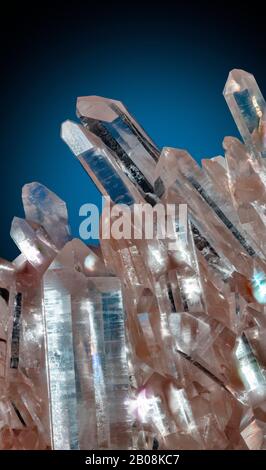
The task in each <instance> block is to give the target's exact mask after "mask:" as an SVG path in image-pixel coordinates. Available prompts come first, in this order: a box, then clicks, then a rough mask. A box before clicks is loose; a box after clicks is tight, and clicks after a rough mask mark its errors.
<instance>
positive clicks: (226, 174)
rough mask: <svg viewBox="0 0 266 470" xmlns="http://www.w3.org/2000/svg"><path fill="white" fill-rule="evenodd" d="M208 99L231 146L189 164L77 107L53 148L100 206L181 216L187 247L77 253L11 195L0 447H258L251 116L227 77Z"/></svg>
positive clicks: (256, 184) (87, 103)
mask: <svg viewBox="0 0 266 470" xmlns="http://www.w3.org/2000/svg"><path fill="white" fill-rule="evenodd" d="M224 95H225V98H226V101H227V103H228V105H229V108H230V110H231V112H232V114H233V116H234V119H235V121H236V124H237V126H238V129H239V131H240V133H241V135H242V138H243V141H244V144H243V143H241V142H240V141H238V140H237V139H236V138H232V137H227V138H225V140H224V148H225V158H223V157H221V156H219V157H215V158H212V159H208V160H203V161H202V167H200V166H198V165H197V163H196V162H195V161H194V160H193V159H192V158H191V157H190V155H189V154H188V153H187V152H186V151H184V150H179V149H173V148H168V147H167V148H164V149H163V150H162V151H161V152H160V150H159V149H158V148H157V147H156V145H155V144H154V143H153V142H152V141H151V139H150V138H149V137H148V136H147V135H146V133H145V132H144V131H143V129H142V128H141V127H140V126H139V124H138V123H137V122H136V121H135V120H134V119H133V118H132V116H131V115H130V114H129V113H128V111H127V110H126V108H125V107H124V106H123V105H122V103H120V102H118V101H115V100H110V99H105V98H101V97H94V96H90V97H81V98H78V101H77V113H78V116H79V118H80V119H81V123H82V124H77V123H74V122H70V121H66V122H65V123H64V124H63V125H62V138H63V140H64V141H65V142H66V143H67V144H68V146H69V147H70V148H71V150H72V151H73V153H74V155H75V156H76V157H77V158H78V160H79V161H80V163H81V164H82V165H83V167H84V168H85V170H86V171H87V172H88V174H89V175H90V177H91V178H92V179H93V180H94V182H95V184H96V185H97V187H98V188H99V189H100V191H101V192H102V194H104V195H108V196H110V198H111V201H112V202H113V203H124V204H127V205H128V206H131V207H132V206H133V204H134V203H136V202H137V203H145V202H148V203H150V204H151V205H155V204H156V203H157V202H159V201H160V202H162V203H172V204H180V203H182V204H188V216H189V217H188V239H187V240H184V239H182V237H178V238H177V243H176V245H175V247H174V248H173V249H170V248H169V244H168V243H167V242H166V241H164V240H159V239H158V238H156V237H155V238H154V239H153V240H140V239H137V240H135V239H130V240H125V239H121V240H116V239H110V240H108V239H102V240H101V245H100V248H89V247H88V246H86V245H85V244H84V243H83V242H81V241H80V240H77V239H72V237H71V235H70V230H69V227H68V216H67V209H66V205H65V203H64V202H63V201H61V200H60V199H59V198H58V197H57V196H56V195H55V194H53V193H52V192H51V191H49V190H48V189H47V188H46V187H44V186H43V185H41V184H39V183H32V184H27V185H26V186H24V188H23V191H22V198H23V204H24V209H25V216H26V219H25V220H22V219H19V218H14V220H13V223H12V227H11V237H12V238H13V240H14V242H15V243H16V245H17V246H18V248H19V249H20V251H21V255H20V256H19V257H18V258H17V259H15V261H13V262H12V263H11V262H7V261H4V260H0V448H1V449H49V448H53V449H157V448H159V449H175V448H176V449H266V369H265V367H266V309H265V307H264V304H266V230H265V223H266V170H265V160H264V157H266V104H265V101H264V99H263V96H262V95H261V93H260V90H259V88H258V86H257V84H256V81H255V79H254V77H253V76H252V75H250V74H248V73H246V72H244V71H241V70H233V71H232V72H231V73H230V74H229V77H228V81H227V83H226V86H225V91H224ZM106 222H107V221H106V220H102V224H103V225H104V224H105V223H106ZM176 225H177V227H178V220H176Z"/></svg>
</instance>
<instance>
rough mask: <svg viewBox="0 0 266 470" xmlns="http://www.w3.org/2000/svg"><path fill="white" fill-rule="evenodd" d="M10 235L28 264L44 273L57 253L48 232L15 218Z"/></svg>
mask: <svg viewBox="0 0 266 470" xmlns="http://www.w3.org/2000/svg"><path fill="white" fill-rule="evenodd" d="M10 235H11V237H12V239H13V240H14V242H15V243H16V245H17V247H18V248H19V249H20V250H21V252H22V253H23V255H24V256H25V257H26V259H27V260H28V262H29V263H30V264H31V265H32V266H33V267H34V268H35V269H36V270H38V271H40V272H44V271H45V269H46V268H47V267H48V265H49V264H50V263H51V261H52V260H53V258H54V256H55V255H56V252H57V248H56V247H55V246H54V244H53V243H52V242H51V240H50V238H49V236H48V235H47V233H46V231H45V230H44V229H43V228H42V227H40V226H38V225H32V224H31V223H30V222H28V221H26V220H24V219H19V218H18V217H14V219H13V221H12V225H11V231H10Z"/></svg>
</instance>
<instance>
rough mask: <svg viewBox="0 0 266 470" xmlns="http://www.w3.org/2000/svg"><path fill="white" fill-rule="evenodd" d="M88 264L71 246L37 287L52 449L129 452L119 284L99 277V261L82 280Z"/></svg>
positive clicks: (81, 249)
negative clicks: (41, 309)
mask: <svg viewBox="0 0 266 470" xmlns="http://www.w3.org/2000/svg"><path fill="white" fill-rule="evenodd" d="M88 256H92V258H94V259H95V255H94V254H93V253H92V252H91V250H89V248H87V247H86V246H85V245H83V244H82V242H80V241H78V240H73V241H72V242H70V243H68V244H66V245H65V247H64V249H63V250H62V251H61V252H60V253H59V255H58V257H57V258H56V260H55V261H54V263H53V264H52V265H51V266H50V267H49V269H48V271H47V272H46V273H45V275H44V279H43V295H44V322H45V336H46V348H47V352H46V355H47V370H48V383H49V392H50V412H51V413H50V415H51V416H50V419H51V433H52V437H53V448H54V449H95V448H98V449H99V448H103V449H106V448H110V447H111V448H128V447H130V446H131V422H130V419H129V417H128V416H127V406H126V403H127V401H128V394H129V378H128V375H129V374H128V365H127V357H126V344H125V326H124V322H125V314H124V308H123V302H122V293H121V285H120V282H119V280H118V279H117V278H114V277H110V276H108V275H107V274H105V275H104V277H103V271H102V266H101V263H100V261H99V262H98V263H97V262H96V263H95V268H94V269H91V271H90V272H88V269H87V259H88ZM99 266H100V271H99V272H98V267H99ZM85 273H86V274H85ZM95 276H97V277H95Z"/></svg>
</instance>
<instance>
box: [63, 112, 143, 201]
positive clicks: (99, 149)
mask: <svg viewBox="0 0 266 470" xmlns="http://www.w3.org/2000/svg"><path fill="white" fill-rule="evenodd" d="M61 137H62V139H63V140H64V141H65V142H66V144H67V145H68V146H69V147H70V149H71V150H72V152H73V153H74V155H75V156H76V157H77V158H78V160H79V161H80V163H81V165H82V166H83V167H84V169H85V171H86V172H87V173H88V174H89V176H90V177H91V178H92V180H93V181H94V183H95V184H96V186H97V188H98V189H99V190H100V191H101V193H102V194H103V195H106V196H109V197H110V198H111V200H112V201H113V202H114V203H116V204H121V203H122V204H127V205H132V204H133V203H134V202H136V201H138V200H142V197H141V195H140V193H139V192H138V191H137V189H135V187H134V184H135V183H136V185H137V182H139V180H137V182H131V181H130V180H128V178H127V174H126V173H125V172H124V169H123V167H122V166H121V164H120V163H119V162H118V161H117V160H116V159H115V156H114V154H113V153H112V152H111V151H110V150H109V149H108V148H107V147H106V146H105V145H104V144H103V143H102V142H101V141H100V139H98V138H97V137H96V136H95V135H94V134H92V133H91V132H90V131H88V130H87V129H84V128H83V127H82V126H81V125H79V124H76V123H75V122H71V121H65V122H64V123H63V124H62V128H61Z"/></svg>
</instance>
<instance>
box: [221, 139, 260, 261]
mask: <svg viewBox="0 0 266 470" xmlns="http://www.w3.org/2000/svg"><path fill="white" fill-rule="evenodd" d="M223 145H224V148H225V158H226V164H227V171H228V181H229V190H230V193H231V199H232V204H233V206H234V208H235V210H236V212H237V214H238V217H239V220H240V222H241V224H242V227H243V228H244V229H245V231H246V232H247V233H248V234H249V236H250V238H251V239H252V240H253V241H254V242H253V243H254V244H256V245H257V246H258V247H259V249H260V250H261V257H264V258H265V253H266V236H265V222H266V219H265V206H266V179H265V168H264V162H265V161H264V160H261V161H253V160H252V159H251V158H250V155H249V153H248V152H247V150H246V148H245V146H244V145H243V144H242V143H241V142H239V140H237V139H236V138H234V137H226V138H225V139H224V143H223Z"/></svg>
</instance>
